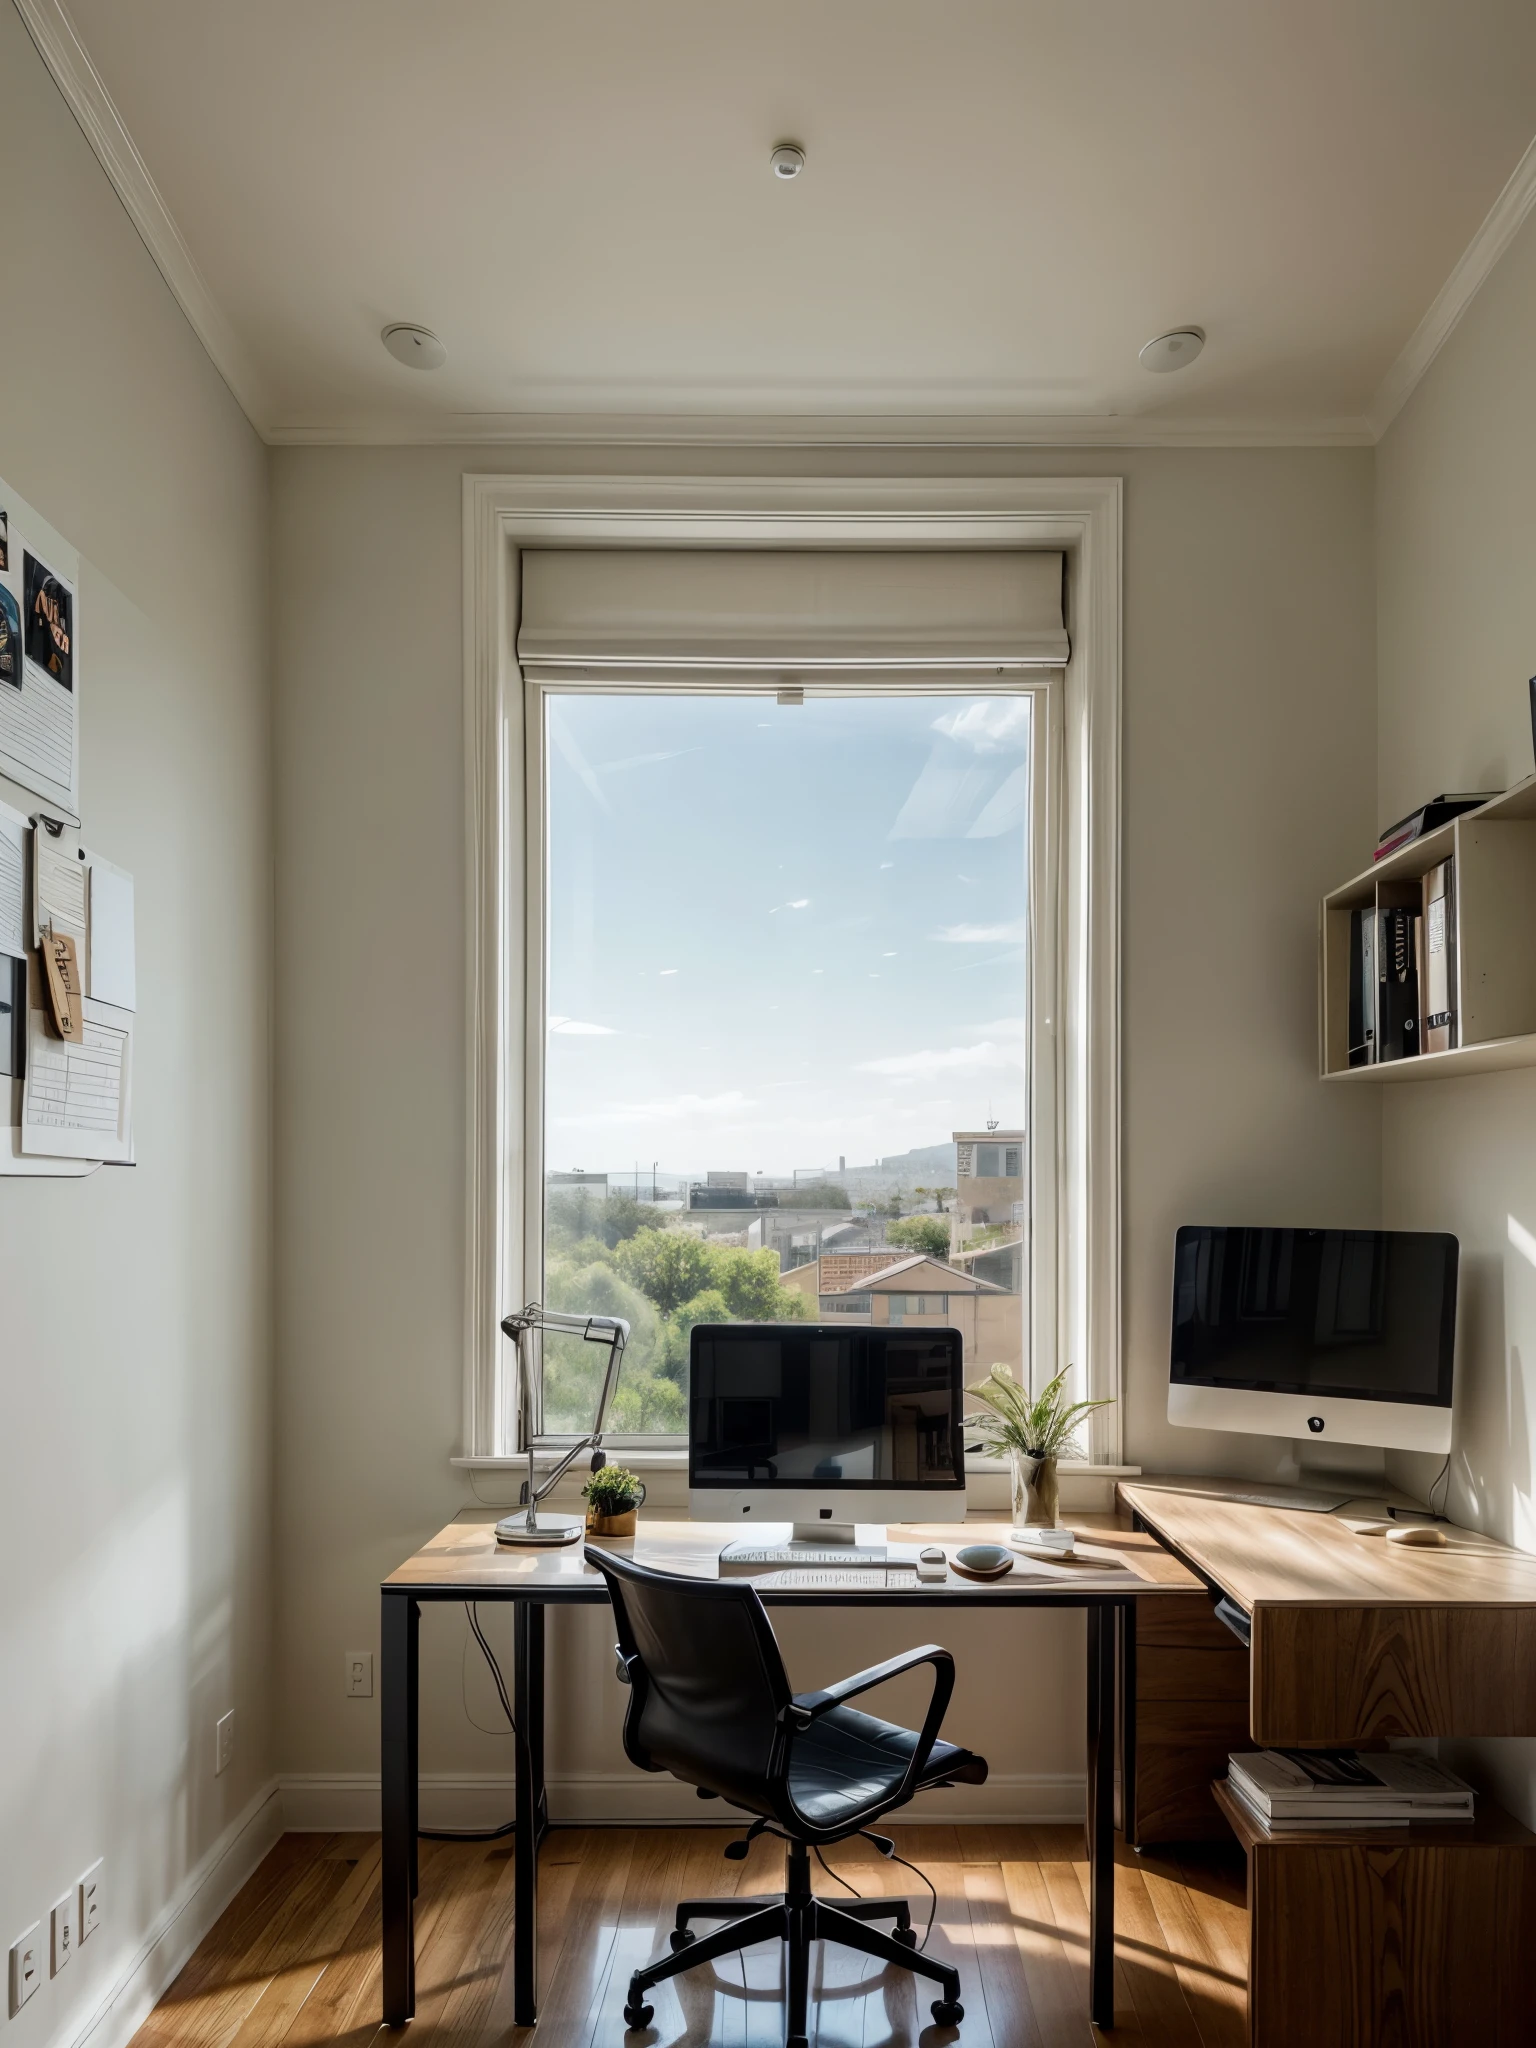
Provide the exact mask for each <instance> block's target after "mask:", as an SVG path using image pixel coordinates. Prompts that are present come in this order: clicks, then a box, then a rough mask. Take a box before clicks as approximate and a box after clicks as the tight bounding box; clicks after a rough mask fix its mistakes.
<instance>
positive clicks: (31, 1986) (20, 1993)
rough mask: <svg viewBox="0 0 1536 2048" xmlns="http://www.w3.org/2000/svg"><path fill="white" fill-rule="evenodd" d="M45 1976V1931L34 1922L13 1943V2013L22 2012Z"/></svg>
mask: <svg viewBox="0 0 1536 2048" xmlns="http://www.w3.org/2000/svg"><path fill="white" fill-rule="evenodd" d="M42 1974H43V1930H42V1928H41V1927H40V1926H39V1925H38V1923H37V1922H36V1921H35V1920H34V1921H33V1923H32V1925H31V1926H30V1927H29V1928H28V1929H27V1931H26V1933H25V1934H23V1935H22V1936H21V1938H20V1939H19V1940H17V1941H13V1942H12V1943H11V2013H12V2016H13V2017H14V2015H15V2014H17V2013H19V2012H20V2011H21V2008H22V2007H23V2006H24V2005H25V2004H26V2002H27V2000H28V1999H29V1998H30V1997H31V1996H32V1994H33V1992H34V1991H35V1990H36V1989H37V1985H38V1979H39V1978H40V1977H41V1976H42Z"/></svg>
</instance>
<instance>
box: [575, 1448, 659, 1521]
mask: <svg viewBox="0 0 1536 2048" xmlns="http://www.w3.org/2000/svg"><path fill="white" fill-rule="evenodd" d="M581 1497H582V1499H583V1500H584V1501H585V1502H586V1504H587V1534H588V1535H589V1536H633V1535H634V1533H635V1514H636V1511H637V1509H639V1508H640V1507H641V1505H642V1504H643V1503H644V1500H645V1483H644V1481H643V1480H641V1479H638V1478H636V1476H635V1474H634V1473H633V1472H630V1471H627V1470H626V1469H625V1468H624V1466H622V1465H601V1466H599V1467H598V1469H597V1471H595V1472H594V1473H593V1474H592V1477H591V1478H590V1479H589V1480H588V1481H587V1483H586V1485H585V1486H584V1487H583V1488H582V1489H581Z"/></svg>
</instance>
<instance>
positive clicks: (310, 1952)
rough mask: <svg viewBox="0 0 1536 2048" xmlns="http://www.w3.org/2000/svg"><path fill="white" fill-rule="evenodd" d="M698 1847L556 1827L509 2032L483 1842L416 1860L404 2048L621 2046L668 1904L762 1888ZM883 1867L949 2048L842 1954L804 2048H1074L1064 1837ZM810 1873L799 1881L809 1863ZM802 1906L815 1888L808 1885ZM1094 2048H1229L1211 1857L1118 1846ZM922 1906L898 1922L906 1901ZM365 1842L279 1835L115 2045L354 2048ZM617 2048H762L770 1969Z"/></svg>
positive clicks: (757, 1959) (684, 1995)
mask: <svg viewBox="0 0 1536 2048" xmlns="http://www.w3.org/2000/svg"><path fill="white" fill-rule="evenodd" d="M731 1839H733V1837H732V1835H731V1834H730V1833H729V1832H728V1831H727V1830H725V1829H721V1828H586V1829H581V1828H572V1829H557V1830H555V1831H554V1832H553V1833H552V1834H551V1835H550V1836H549V1838H548V1840H547V1841H546V1843H545V1846H544V1851H543V1855H542V1858H541V1863H540V1869H541V1904H540V1943H541V1949H540V1968H539V1988H540V2021H539V2025H538V2028H537V2030H527V2029H517V2028H514V2027H513V2026H512V2024H511V2010H512V2003H511V2001H512V1984H511V1976H512V1973H511V1963H510V1955H511V1925H512V1855H511V1850H510V1847H509V1846H508V1845H507V1844H506V1843H499V1842H498V1843H475V1844H466V1843H457V1842H455V1843H442V1842H423V1843H422V1845H421V1895H420V1899H419V1901H418V1906H417V1956H418V1961H417V1968H416V1997H417V2005H416V2019H415V2022H414V2024H413V2025H412V2027H411V2029H410V2042H411V2048H429V2044H431V2048H448V2044H450V2043H451V2044H453V2048H491V2044H493V2043H497V2042H504V2041H509V2040H512V2041H516V2042H518V2043H529V2044H531V2048H610V2044H611V2048H624V2044H625V2042H626V2036H625V2028H624V2019H623V2014H622V2010H621V2008H622V2006H623V2002H624V1990H625V1985H626V1982H627V1979H628V1976H629V1972H630V1971H631V1970H632V1969H635V1968H637V1967H638V1966H639V1965H640V1964H641V1963H642V1962H644V1961H646V1960H648V1959H649V1958H650V1957H651V1956H652V1955H653V1954H654V1953H655V1952H656V1951H657V1949H658V1948H659V1947H660V1946H661V1945H662V1944H663V1943H664V1942H665V1938H666V1933H667V1930H668V1929H669V1928H670V1926H671V1920H672V1908H673V1904H674V1902H675V1901H676V1900H677V1899H679V1898H682V1897H687V1896H693V1897H720V1896H725V1895H728V1894H730V1893H732V1892H736V1891H740V1892H766V1891H773V1890H777V1889H778V1888H779V1886H780V1883H781V1881H782V1871H783V1851H782V1849H781V1848H780V1847H779V1846H778V1845H777V1844H775V1843H773V1842H771V1841H767V1840H764V1841H760V1842H758V1843H756V1844H755V1845H754V1846H753V1849H752V1853H751V1856H750V1857H749V1859H748V1860H747V1861H746V1862H745V1863H727V1862H725V1861H724V1859H723V1858H722V1855H721V1851H722V1849H723V1848H724V1846H725V1844H726V1842H727V1841H728V1840H731ZM897 1846H898V1848H899V1850H900V1853H901V1854H902V1855H904V1856H909V1857H911V1858H912V1860H913V1861H914V1862H916V1863H919V1864H921V1865H922V1867H923V1868H924V1869H926V1871H927V1872H928V1875H929V1876H930V1878H931V1879H932V1880H933V1883H934V1884H935V1885H936V1887H937V1889H938V1894H939V1904H938V1912H937V1915H936V1917H935V1921H934V1929H933V1936H932V1940H931V1943H930V1948H931V1950H932V1951H933V1952H935V1953H937V1954H939V1955H942V1956H943V1957H945V1958H946V1959H947V1960H952V1961H953V1962H954V1963H955V1964H956V1965H957V1967H958V1968H959V1971H960V1976H961V1981H962V1985H963V1991H962V1996H963V1999H964V2002H965V2023H964V2025H963V2026H962V2027H961V2028H960V2030H959V2034H958V2036H957V2035H956V2034H955V2032H954V2031H953V2030H952V2029H947V2028H937V2027H935V2026H934V2025H933V2024H932V2022H931V2021H930V2019H929V2012H928V2008H929V2002H930V2000H931V1998H932V1995H933V1993H932V1990H931V1988H930V1987H928V1986H922V1987H921V1988H919V1987H918V1986H917V1985H916V1983H915V1981H914V1980H913V1979H912V1978H911V1977H909V1976H907V1975H906V1973H905V1972H903V1971H897V1970H892V1971H887V1970H884V1969H882V1968H881V1967H880V1966H879V1965H877V1964H875V1963H873V1962H870V1961H867V1960H865V1959H863V1958H860V1957H858V1956H856V1955H853V1954H851V1953H850V1952H848V1951H845V1950H838V1949H835V1948H832V1949H829V1948H826V1947H823V1948H822V1949H821V1950H820V1952H819V1956H818V1955H817V1954H816V1953H813V1957H812V1966H811V1968H812V1976H811V1984H812V1991H813V1994H814V1996H815V2003H814V2006H813V2011H812V2023H811V2035H812V2040H813V2041H814V2042H816V2043H817V2044H818V2048H911V2044H914V2043H916V2042H917V2041H918V2040H919V2039H920V2038H921V2040H922V2042H923V2048H939V2044H945V2043H950V2042H954V2041H956V2040H957V2039H958V2042H959V2043H960V2048H1058V2044H1065V2043H1072V2044H1074V2048H1087V2044H1088V2043H1090V2042H1092V2041H1094V2040H1096V2039H1098V2038H1100V2037H1099V2036H1097V2035H1096V2034H1095V2032H1094V2030H1093V2029H1092V2028H1091V2027H1090V2025H1089V2023H1088V2018H1087V1982H1086V1974H1087V1972H1086V1960H1087V1939H1088V1908H1087V1893H1086V1886H1087V1879H1088V1868H1087V1863H1086V1860H1085V1857H1084V1854H1083V1838H1082V1834H1081V1832H1080V1830H1078V1829H1075V1828H1004V1827H968V1828H936V1827H921V1828H906V1829H902V1830H900V1831H899V1835H898V1843H897ZM827 1860H828V1862H829V1863H830V1864H831V1866H832V1868H833V1869H834V1870H835V1871H837V1873H838V1875H839V1876H841V1877H843V1878H845V1879H846V1880H847V1881H848V1882H849V1883H850V1884H852V1885H853V1886H854V1887H855V1888H856V1889H857V1890H858V1891H860V1892H861V1893H865V1894H868V1893H872V1892H878V1891H884V1892H896V1893H905V1895H906V1896H907V1897H909V1898H910V1899H911V1900H912V1904H913V1913H914V1922H915V1924H916V1925H917V1927H918V1928H919V1929H921V1928H922V1925H923V1922H924V1918H925V1914H926V1906H927V1893H926V1892H925V1891H924V1890H923V1888H922V1886H921V1885H920V1884H919V1883H918V1882H917V1881H916V1880H915V1879H914V1878H912V1877H911V1875H910V1873H909V1872H906V1871H903V1870H902V1869H901V1868H900V1867H899V1866H897V1865H894V1864H888V1863H885V1862H883V1861H882V1860H881V1859H880V1858H879V1857H878V1856H876V1855H875V1853H874V1852H873V1850H871V1849H869V1848H868V1847H867V1846H866V1845H865V1844H864V1843H861V1842H854V1843H852V1844H849V1845H846V1846H844V1847H842V1848H839V1849H837V1850H835V1851H833V1852H831V1853H830V1854H829V1856H828V1859H827ZM813 1868H814V1866H813ZM815 1882H816V1889H817V1890H818V1891H819V1892H825V1893H826V1894H827V1895H828V1897H829V1898H831V1897H835V1896H837V1893H838V1887H837V1886H836V1885H835V1884H834V1883H833V1882H832V1881H831V1880H830V1879H828V1878H826V1877H824V1876H823V1875H822V1874H821V1873H820V1872H816V1874H815ZM1115 1890H1116V1901H1117V1915H1118V1917H1117V1930H1118V1937H1119V1938H1118V1942H1117V1947H1116V1969H1115V2022H1116V2030H1115V2039H1116V2040H1117V2041H1125V2042H1131V2041H1134V2042H1137V2043H1156V2044H1157V2048H1164V2044H1167V2048H1243V2044H1244V2042H1245V2040H1246V2028H1245V2022H1244V1996H1245V1993H1244V1985H1245V1972H1246V1967H1247V1918H1246V1914H1245V1912H1244V1908H1243V1894H1242V1863H1241V1858H1240V1854H1239V1852H1237V1851H1236V1849H1235V1848H1234V1849H1233V1850H1232V1851H1230V1852H1228V1851H1226V1850H1211V1851H1199V1852H1190V1854H1189V1855H1188V1856H1187V1857H1183V1858H1180V1859H1178V1860H1174V1859H1171V1858H1164V1857H1162V1856H1158V1855H1155V1854H1152V1855H1147V1856H1140V1857H1138V1856H1134V1855H1131V1854H1129V1853H1128V1852H1126V1851H1124V1850H1121V1852H1120V1868H1119V1869H1118V1871H1117V1873H1116V1886H1115ZM920 1902H921V1903H920ZM379 1998H380V1987H379V1839H378V1837H377V1835H285V1836H284V1837H283V1839H282V1840H281V1842H279V1844H278V1846H277V1847H276V1848H275V1849H274V1850H273V1851H272V1853H271V1855H270V1856H269V1857H268V1858H267V1859H266V1861H265V1862H264V1863H263V1864H262V1866H261V1868H260V1869H259V1870H258V1871H257V1873H256V1875H255V1876H254V1877H253V1878H252V1879H251V1881H250V1882H249V1884H247V1885H246V1887H245V1889H244V1890H243V1891H242V1892H241V1893H240V1895H239V1897H238V1898H237V1899H236V1900H235V1902H234V1904H233V1905H232V1906H231V1907H230V1909H229V1911H228V1912H227V1913H226V1914H225V1915H224V1916H223V1918H222V1919H221V1920H220V1921H219V1923H218V1925H217V1926H216V1927H215V1928H214V1929H213V1932H212V1933H211V1934H210V1935H209V1936H208V1938H207V1940H206V1941H204V1942H203V1944H202V1946H201V1947H200V1948H199V1949H198V1950H197V1953H196V1954H195V1955H194V1956H193V1958H192V1960H191V1961H190V1962H189V1963H188V1964H187V1967H186V1968H185V1969H184V1970H183V1971H182V1973H181V1975H180V1976H179V1977H178V1978H177V1979H176V1981H175V1983H174V1984H173V1985H172V1986H171V1988H170V1990H169V1991H168V1992H167V1993H166V1995H165V1997H164V1999H163V2000H162V2001H161V2003H160V2005H159V2006H158V2007H157V2008H156V2009H155V2011H154V2012H153V2013H152V2014H151V2015H150V2017H149V2019H148V2020H146V2021H145V2023H144V2025H143V2027H142V2028H141V2029H140V2030H139V2033H138V2035H137V2036H136V2042H135V2048H279V2044H280V2043H281V2044H282V2048H327V2044H330V2043H342V2042H345V2043H347V2044H349V2048H362V2044H363V2043H366V2042H371V2041H372V2040H373V2039H374V2037H375V2036H376V2035H378V2036H383V2037H384V2039H385V2040H386V2041H387V2040H388V2039H389V2038H390V2037H389V2036H388V2035H387V2034H386V2033H385V2030H384V2029H383V2028H382V2027H381V2026H380V2024H379ZM652 2001H653V2004H654V2007H655V2019H654V2021H653V2023H652V2025H651V2026H650V2027H649V2028H648V2029H647V2030H646V2031H645V2032H644V2033H643V2034H633V2035H630V2036H629V2037H628V2048H682V2044H688V2048H716V2044H719V2048H780V2044H782V2041H783V2037H784V2009H783V2005H782V2002H781V1978H780V1955H779V1953H778V1952H777V1951H776V1950H775V1949H774V1948H772V1947H766V1946H765V1947H762V1948H758V1949H755V1950H752V1951H751V1952H749V1953H748V1954H747V1956H746V1957H745V1958H741V1959H736V1958H733V1959H731V1960H729V1961H727V1962H725V1963H722V1964H720V1965H719V1966H718V1967H714V1968H711V1967H708V1966H706V1967H704V1968H702V1969H699V1970H696V1971H693V1972H691V1973H689V1974H687V1975H684V1976H682V1977H680V1978H676V1979H674V1980H673V1981H672V1983H670V1984H664V1985H662V1986H660V1987H659V1989H658V1990H657V1991H656V1992H654V1993H653V1994H652Z"/></svg>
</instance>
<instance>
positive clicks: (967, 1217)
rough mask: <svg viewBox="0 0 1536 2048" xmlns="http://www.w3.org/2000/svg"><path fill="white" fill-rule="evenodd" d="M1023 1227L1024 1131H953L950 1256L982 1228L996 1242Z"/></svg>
mask: <svg viewBox="0 0 1536 2048" xmlns="http://www.w3.org/2000/svg"><path fill="white" fill-rule="evenodd" d="M1010 1226H1017V1228H1018V1232H1019V1237H1020V1239H1021V1241H1022V1238H1023V1231H1024V1133H1023V1132H1022V1131H956V1132H955V1200H954V1209H953V1212H952V1214H951V1216H950V1222H949V1246H950V1253H951V1256H953V1255H954V1254H955V1253H957V1252H962V1251H964V1250H965V1249H966V1247H967V1246H968V1245H969V1244H971V1243H972V1241H973V1240H974V1239H975V1238H977V1237H978V1236H980V1235H981V1234H982V1233H984V1232H985V1233H986V1234H987V1237H988V1242H989V1243H991V1244H1000V1243H1001V1242H1002V1241H1003V1239H1004V1238H1005V1237H1008V1236H1011V1230H1010Z"/></svg>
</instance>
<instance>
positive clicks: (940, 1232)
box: [885, 1216, 949, 1259]
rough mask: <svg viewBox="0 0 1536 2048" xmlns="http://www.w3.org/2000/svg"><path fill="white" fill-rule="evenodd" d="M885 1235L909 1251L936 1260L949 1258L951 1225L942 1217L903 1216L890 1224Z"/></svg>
mask: <svg viewBox="0 0 1536 2048" xmlns="http://www.w3.org/2000/svg"><path fill="white" fill-rule="evenodd" d="M885 1234H886V1237H887V1238H888V1239H889V1241H890V1242H891V1243H892V1244H899V1245H904V1246H905V1247H906V1248H907V1249H908V1250H909V1251H914V1252H927V1253H928V1254H929V1255H930V1257H932V1258H935V1259H947V1258H948V1257H949V1225H948V1224H947V1223H946V1222H945V1221H944V1218H943V1217H942V1216H903V1217H902V1218H901V1219H900V1220H899V1221H898V1222H895V1223H891V1224H888V1225H887V1226H886V1232H885Z"/></svg>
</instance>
